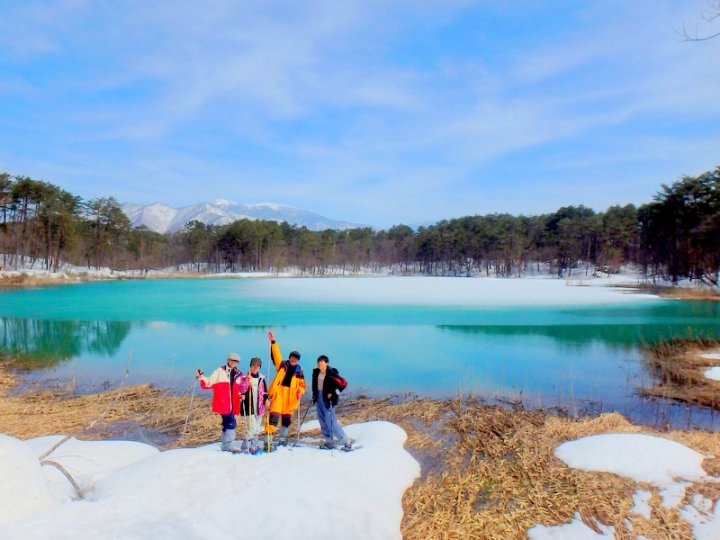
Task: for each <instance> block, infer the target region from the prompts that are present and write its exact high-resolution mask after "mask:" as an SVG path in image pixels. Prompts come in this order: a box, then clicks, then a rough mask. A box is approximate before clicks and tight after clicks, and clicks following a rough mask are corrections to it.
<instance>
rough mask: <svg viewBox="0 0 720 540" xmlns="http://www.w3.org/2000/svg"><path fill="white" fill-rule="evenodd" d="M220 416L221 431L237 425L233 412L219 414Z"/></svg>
mask: <svg viewBox="0 0 720 540" xmlns="http://www.w3.org/2000/svg"><path fill="white" fill-rule="evenodd" d="M220 418H222V427H223V429H222V430H223V431H226V430H228V429H235V428H236V427H237V420H235V415H234V414H233V413H228V414H221V415H220Z"/></svg>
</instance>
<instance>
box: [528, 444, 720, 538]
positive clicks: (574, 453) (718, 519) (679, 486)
mask: <svg viewBox="0 0 720 540" xmlns="http://www.w3.org/2000/svg"><path fill="white" fill-rule="evenodd" d="M555 455H556V456H557V457H558V458H559V459H561V460H562V461H563V462H565V463H566V464H567V465H568V466H570V467H574V468H577V469H582V470H586V471H598V472H610V473H615V474H618V475H620V476H625V477H628V478H632V479H633V480H635V481H636V482H647V483H650V484H654V485H656V486H658V487H659V488H661V490H660V496H661V498H662V504H663V505H664V506H667V507H669V508H675V507H678V506H679V505H680V503H681V502H682V499H683V497H684V495H685V488H686V487H687V486H688V485H690V482H688V481H693V480H701V479H705V480H711V481H720V479H719V478H715V477H712V476H709V475H708V474H707V473H706V472H705V470H704V469H703V468H702V466H701V464H702V461H703V459H704V458H705V456H703V455H702V454H700V453H699V452H696V451H695V450H692V449H691V448H688V447H687V446H685V445H683V444H680V443H678V442H675V441H671V440H668V439H664V438H662V437H656V436H653V435H645V434H641V433H608V434H602V435H591V436H588V437H583V438H580V439H577V440H575V441H568V442H565V443H563V444H561V445H559V446H558V447H557V448H556V449H555ZM649 498H650V493H649V492H648V491H646V490H638V491H637V492H636V493H635V496H634V497H633V500H634V502H635V506H634V508H633V510H634V511H635V512H637V513H639V514H641V515H644V516H646V517H648V516H649V515H650V507H649V505H648V500H649ZM712 506H713V504H712V501H710V500H709V499H706V498H704V497H699V496H696V497H694V498H693V501H692V504H689V505H685V506H684V507H683V508H679V509H678V510H679V512H680V515H681V516H682V517H683V518H684V519H685V520H686V521H687V522H688V523H690V525H692V526H693V533H694V534H695V537H696V538H697V539H698V540H711V539H713V540H719V539H720V503H718V504H715V509H714V511H713V508H712ZM528 535H529V537H530V538H531V539H532V540H545V539H550V538H555V539H568V540H570V539H575V538H613V537H614V535H613V530H612V527H607V528H603V533H602V534H597V533H595V532H594V531H593V530H592V529H590V528H589V527H587V526H586V525H585V524H584V523H582V521H580V519H579V518H578V517H577V516H576V518H575V519H574V520H573V521H572V522H571V523H569V524H566V525H560V526H555V527H547V526H542V525H538V526H535V527H533V528H532V529H530V530H529V531H528Z"/></svg>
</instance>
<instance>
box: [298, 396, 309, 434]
mask: <svg viewBox="0 0 720 540" xmlns="http://www.w3.org/2000/svg"><path fill="white" fill-rule="evenodd" d="M310 407H312V402H311V403H309V404H308V406H307V409H305V414H303V417H302V420H300V422H298V428H297V444H300V426H302V425H303V422H305V418H306V417H307V415H308V413H309V412H310ZM299 414H300V406H298V415H299Z"/></svg>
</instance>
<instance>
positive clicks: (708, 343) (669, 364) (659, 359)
mask: <svg viewBox="0 0 720 540" xmlns="http://www.w3.org/2000/svg"><path fill="white" fill-rule="evenodd" d="M713 350H715V351H717V350H720V341H718V340H703V339H677V340H670V341H663V342H660V343H658V344H656V345H652V346H648V347H646V348H645V353H646V354H645V356H646V358H647V362H648V365H649V367H650V370H651V372H655V373H657V374H658V375H659V377H660V383H659V384H658V385H657V386H655V387H653V388H648V389H643V390H642V393H643V394H644V395H648V396H658V397H664V398H670V399H675V400H678V401H684V402H687V403H696V404H698V405H703V406H706V407H712V408H714V409H720V382H719V381H713V380H710V379H708V378H706V377H705V376H704V375H703V373H704V372H705V370H707V369H708V368H709V367H712V366H713V365H717V364H718V361H717V360H710V359H708V358H703V357H702V356H701V355H702V354H703V353H706V352H711V351H713Z"/></svg>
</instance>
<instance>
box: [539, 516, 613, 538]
mask: <svg viewBox="0 0 720 540" xmlns="http://www.w3.org/2000/svg"><path fill="white" fill-rule="evenodd" d="M598 528H599V529H600V531H601V532H600V533H596V532H595V531H593V530H592V529H591V528H590V527H588V526H587V525H585V523H583V521H582V520H581V519H580V515H579V514H577V513H576V514H575V518H574V519H573V520H572V521H571V522H570V523H566V524H564V525H535V526H534V527H533V528H531V529H529V530H528V538H529V539H530V540H597V539H598V538H615V528H614V527H612V526H610V525H603V524H602V523H598Z"/></svg>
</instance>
